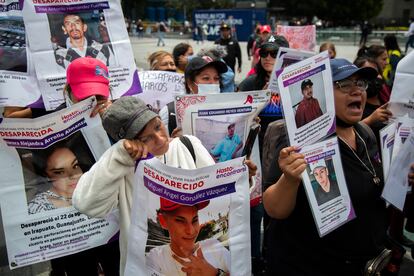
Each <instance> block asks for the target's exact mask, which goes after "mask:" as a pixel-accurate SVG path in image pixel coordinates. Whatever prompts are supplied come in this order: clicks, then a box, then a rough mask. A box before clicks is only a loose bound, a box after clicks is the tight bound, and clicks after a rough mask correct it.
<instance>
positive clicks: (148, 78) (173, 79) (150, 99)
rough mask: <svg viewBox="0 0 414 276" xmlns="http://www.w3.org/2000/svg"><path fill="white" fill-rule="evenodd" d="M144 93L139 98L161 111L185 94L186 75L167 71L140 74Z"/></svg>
mask: <svg viewBox="0 0 414 276" xmlns="http://www.w3.org/2000/svg"><path fill="white" fill-rule="evenodd" d="M138 75H139V80H140V82H141V87H142V93H141V94H139V98H140V99H141V100H143V101H144V102H146V103H147V104H150V105H151V106H152V107H153V108H154V109H155V110H160V109H161V108H163V107H164V106H166V105H167V103H170V102H173V101H174V97H175V96H177V95H181V94H185V86H184V74H180V73H175V72H167V71H142V72H138Z"/></svg>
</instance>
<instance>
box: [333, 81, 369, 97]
mask: <svg viewBox="0 0 414 276" xmlns="http://www.w3.org/2000/svg"><path fill="white" fill-rule="evenodd" d="M335 84H336V85H337V86H338V88H339V89H340V90H341V91H342V92H345V93H348V94H349V93H350V92H352V89H353V88H354V86H356V87H357V88H358V89H359V90H362V91H364V92H365V90H367V88H368V82H367V81H366V80H349V79H345V80H340V81H336V82H335Z"/></svg>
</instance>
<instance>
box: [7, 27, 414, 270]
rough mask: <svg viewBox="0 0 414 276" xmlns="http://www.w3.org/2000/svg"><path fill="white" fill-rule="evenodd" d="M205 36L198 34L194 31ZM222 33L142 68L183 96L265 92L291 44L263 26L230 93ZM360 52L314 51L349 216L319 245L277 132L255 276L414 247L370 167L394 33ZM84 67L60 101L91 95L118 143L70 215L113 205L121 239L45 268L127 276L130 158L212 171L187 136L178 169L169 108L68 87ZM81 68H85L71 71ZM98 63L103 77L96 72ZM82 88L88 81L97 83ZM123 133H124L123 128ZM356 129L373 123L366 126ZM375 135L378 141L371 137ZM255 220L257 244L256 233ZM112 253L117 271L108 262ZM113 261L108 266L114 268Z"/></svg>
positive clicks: (228, 53) (354, 266) (254, 217)
mask: <svg viewBox="0 0 414 276" xmlns="http://www.w3.org/2000/svg"><path fill="white" fill-rule="evenodd" d="M134 24H135V25H134ZM141 25H142V22H141V21H140V20H139V21H138V22H135V21H132V22H130V26H132V27H131V32H132V33H134V34H135V33H136V32H141V31H143V27H142V29H141V27H140V26H141ZM158 28H159V32H160V35H159V41H158V44H159V45H162V44H164V41H163V39H164V35H163V34H162V32H165V29H162V25H160V26H159V27H158ZM202 31H203V30H202V29H201V30H200V32H202ZM220 33H221V36H220V38H219V39H217V40H216V41H215V45H214V46H210V47H206V48H204V49H202V50H201V51H200V52H198V53H195V52H194V50H193V47H192V46H191V45H190V44H187V43H179V44H177V45H176V46H175V47H174V49H173V51H172V52H171V53H170V52H167V51H155V52H153V53H152V54H151V55H150V56H149V57H148V59H147V60H148V65H149V68H150V70H160V71H170V72H178V73H183V74H184V79H185V90H186V91H185V93H187V94H198V93H200V94H201V93H232V92H233V93H243V92H245V91H252V90H265V89H267V87H268V82H269V79H270V74H271V72H272V70H273V66H274V64H275V62H276V54H277V51H278V49H279V48H280V47H289V42H288V41H287V40H286V39H285V38H284V37H283V36H280V35H277V34H276V33H274V32H273V30H272V29H271V27H270V26H269V25H262V26H257V27H256V28H255V30H254V33H253V34H252V35H251V36H250V38H249V42H248V44H247V51H248V57H249V60H251V63H252V65H251V71H250V72H249V73H248V75H247V76H246V77H245V78H244V80H243V81H242V82H241V83H239V84H237V83H235V81H234V76H235V74H240V73H241V64H242V60H241V49H240V46H239V43H238V41H237V39H236V38H235V37H234V36H232V33H231V28H230V27H229V26H228V25H226V24H223V25H222V26H221V28H220ZM362 44H363V45H362V47H361V48H360V49H359V50H358V52H357V53H355V55H356V58H355V60H354V61H352V62H351V61H348V60H345V59H343V58H341V57H340V56H338V55H337V53H336V49H335V45H334V44H333V43H331V42H326V43H323V44H322V45H320V51H325V50H327V51H328V52H329V57H330V59H331V61H330V62H331V68H332V80H333V87H334V91H333V93H334V102H335V110H336V127H337V129H336V133H337V135H338V137H339V147H340V150H341V159H342V164H343V170H344V175H345V179H346V182H347V187H348V190H349V193H350V197H351V199H352V203H353V206H354V210H355V213H356V218H355V219H354V220H352V221H351V222H349V223H347V224H345V225H343V226H342V227H340V228H338V229H337V230H335V231H333V232H332V233H329V234H327V235H326V236H324V237H322V238H321V237H319V235H318V233H317V230H316V226H315V223H314V220H313V216H312V213H311V210H310V207H309V202H308V199H307V197H306V193H305V189H304V187H303V185H302V180H301V173H302V172H303V171H304V170H305V168H306V164H307V163H306V161H305V158H304V156H303V155H302V154H300V153H297V148H295V147H291V146H288V142H287V138H286V133H284V132H283V133H281V134H280V143H278V144H277V146H276V145H275V147H274V149H273V150H274V152H275V155H274V159H272V160H271V162H272V164H273V166H272V168H271V169H270V170H264V171H263V179H264V187H263V200H262V202H259V203H258V204H257V205H255V206H251V217H250V225H251V256H252V269H253V272H252V273H253V275H265V274H266V275H364V274H363V271H364V268H365V265H366V263H367V262H368V261H369V260H370V259H372V258H374V257H376V256H377V255H378V254H379V253H380V252H381V251H382V250H383V249H384V248H385V247H390V244H395V243H397V244H399V245H403V246H411V247H412V246H414V241H412V240H409V239H408V238H407V237H405V236H404V234H403V233H404V225H405V229H406V231H409V232H414V218H413V215H414V200H413V198H412V195H408V196H407V203H406V205H405V209H404V213H402V212H400V211H398V210H397V209H395V208H393V207H392V206H388V207H387V206H386V204H385V201H384V200H383V199H382V198H381V191H382V188H383V186H384V177H383V173H382V166H381V161H380V160H379V159H378V156H379V148H378V144H379V130H380V129H381V128H383V127H384V126H385V125H386V124H387V123H388V120H389V119H390V118H391V117H392V114H391V112H390V111H389V110H388V109H387V103H388V102H389V100H390V95H391V91H392V86H393V82H394V77H395V72H396V68H397V64H398V62H399V61H400V60H401V59H403V58H404V55H403V54H402V52H401V50H400V48H399V46H398V43H397V41H396V39H395V36H394V35H387V36H385V37H384V44H383V45H379V44H378V45H377V44H372V45H369V46H367V45H366V42H365V41H364V43H362ZM89 59H91V58H80V59H79V62H77V61H75V62H73V63H72V64H71V65H70V66H69V68H68V70H67V77H68V83H67V85H66V88H65V91H66V92H65V96H66V98H67V99H68V100H67V101H66V102H67V103H75V102H77V101H80V100H82V99H85V98H87V97H90V96H97V97H98V103H99V104H98V105H97V108H96V110H94V113H93V115H94V116H95V115H97V114H99V115H100V116H101V117H102V123H103V127H104V129H105V130H106V131H107V133H108V135H109V136H110V137H111V140H112V142H113V143H114V144H113V145H112V147H111V148H110V149H109V150H107V152H105V154H104V155H103V156H102V157H101V158H100V159H99V160H98V161H97V163H96V165H95V166H93V168H91V169H90V170H89V171H87V172H81V174H82V176H80V179H79V182H78V185H77V187H76V189H75V191H74V194H73V198H72V202H73V204H74V206H75V208H77V209H78V210H80V211H81V212H82V213H85V214H88V215H89V216H92V217H99V216H104V215H105V214H107V213H108V212H109V211H110V210H111V209H112V208H113V207H114V206H118V207H119V208H120V228H121V233H120V239H119V242H118V241H115V242H113V243H111V244H109V245H106V246H103V247H100V248H96V249H93V250H88V251H85V252H82V253H77V254H74V255H71V256H68V257H62V258H59V259H55V260H53V261H52V268H53V275H65V274H64V273H66V275H85V274H77V273H79V272H78V271H77V270H76V268H77V267H79V266H80V264H82V268H84V269H86V268H88V269H90V270H92V272H91V274H88V275H97V273H98V272H99V271H101V272H103V273H104V274H105V275H118V271H116V272H114V269H113V268H116V270H118V268H119V267H120V271H121V275H122V274H123V268H124V266H125V258H126V247H127V245H128V243H127V240H126V237H127V236H126V233H127V229H128V227H129V224H130V212H131V204H132V189H133V180H132V179H133V175H134V164H135V160H137V159H140V158H141V157H146V156H147V154H148V153H151V154H152V155H154V156H160V155H163V156H164V159H163V160H164V163H165V164H167V165H169V166H173V167H181V168H183V169H194V168H200V167H203V166H208V165H211V164H214V162H215V161H214V158H213V157H212V156H211V154H210V153H209V151H208V150H207V149H205V148H204V146H203V145H202V144H201V142H200V140H198V139H197V138H196V137H194V136H188V137H190V140H191V143H192V144H193V146H194V150H195V155H196V161H195V160H193V158H192V156H191V155H190V154H189V152H188V151H185V152H186V153H187V154H186V155H185V161H177V160H179V159H176V158H175V156H177V155H178V154H179V153H177V152H182V151H184V148H185V146H184V144H182V142H181V140H180V139H179V137H180V136H181V131H180V129H178V128H177V126H176V123H175V110H174V105H172V104H168V105H167V106H166V107H164V108H163V109H161V110H160V112H159V114H157V113H154V112H153V111H152V110H151V109H150V108H149V107H148V106H147V105H146V104H145V103H144V102H142V101H141V100H139V99H137V98H135V97H122V98H120V99H118V100H115V101H114V102H113V103H112V102H111V101H110V100H109V98H110V96H109V93H110V90H109V82H108V83H106V89H104V90H105V91H104V93H103V92H102V90H99V91H101V93H97V91H81V90H78V89H77V88H76V86H74V85H73V84H72V83H71V81H74V76H72V74H75V77H77V78H82V76H76V71H74V69H75V66H90V62H92V63H91V64H95V63H94V62H95V61H90V60H89ZM85 60H86V61H85ZM88 60H89V61H88ZM81 61H84V62H85V63H84V64H79V63H80V62H81ZM77 64H78V65H77ZM99 66H101V67H102V68H106V66H105V65H104V64H99ZM75 70H76V69H75ZM106 71H107V69H106ZM89 81H90V82H91V83H93V82H94V81H96V82H98V81H99V80H89ZM74 83H76V81H74ZM62 108H64V107H62ZM350 110H352V112H351V111H350ZM37 112H38V111H36V110H33V109H27V108H18V107H7V108H5V112H4V116H5V117H31V118H33V117H37V116H40V115H43V114H44V113H40V115H35V114H37ZM131 112H132V113H131ZM259 117H260V123H261V125H262V129H261V133H260V135H259V143H260V148H262V145H263V143H265V142H266V141H264V140H265V133H266V129H267V127H268V125H270V124H272V122H275V121H277V120H280V119H283V118H282V117H281V116H280V114H279V113H278V114H268V113H266V114H265V113H261V114H260V115H259ZM131 118H133V121H132V122H131ZM283 123H284V124H289V123H291V122H283ZM126 124H127V125H128V126H129V128H128V129H124V130H122V126H125V125H126ZM363 124H366V125H367V126H369V129H367V128H365V127H364V125H363ZM121 130H122V133H123V134H122V135H121ZM372 132H373V134H374V136H372V135H371V133H372ZM361 163H362V164H361ZM364 164H371V167H369V169H368V170H367V169H366V166H364ZM247 165H248V167H249V172H250V174H251V175H254V174H255V171H256V165H255V164H254V163H252V162H251V161H247ZM413 172H414V166H413V167H412V168H411V173H410V174H409V175H408V176H407V178H408V181H409V183H410V184H411V185H412V184H413V183H414V173H413ZM373 175H375V176H376V177H378V178H379V179H380V180H379V183H378V185H374V183H372V177H373ZM98 194H99V196H97V195H98ZM49 197H50V195H45V198H46V199H48V198H49ZM58 197H59V196H58ZM36 204H37V203H36ZM36 204H35V202H34V203H33V204H32V205H33V206H32V207H33V208H32V209H33V210H34V211H35V209H36V208H40V207H42V206H40V207H39V204H37V205H36ZM50 207H51V208H53V206H50ZM263 217H264V220H263ZM407 218H408V219H407ZM262 220H263V221H264V222H262ZM405 221H406V224H404V222H405ZM262 223H264V237H262V236H261V235H262V232H261V225H262ZM262 240H263V243H262ZM390 241H391V242H390ZM394 242H395V243H394ZM118 244H119V247H120V250H119V249H118V248H117V247H118ZM391 247H392V246H391ZM394 247H395V246H394ZM398 248H400V247H398ZM108 250H110V251H108ZM119 255H120V263H119V262H117V261H115V260H118V259H119ZM114 261H115V264H112V263H113V262H114ZM401 261H402V256H401V258H400V259H398V260H395V261H394V264H395V266H397V267H396V268H395V269H394V271H387V272H385V273H388V274H384V275H397V274H395V271H397V273H398V266H399V265H400V263H401ZM97 263H99V265H97ZM98 267H99V270H98V269H97V268H98ZM385 269H387V268H385ZM392 273H394V274H392ZM232 274H234V275H237V271H236V272H234V273H233V272H232ZM200 275H203V274H200ZM213 275H214V274H213ZM216 275H221V274H216Z"/></svg>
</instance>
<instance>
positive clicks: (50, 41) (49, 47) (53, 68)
mask: <svg viewBox="0 0 414 276" xmlns="http://www.w3.org/2000/svg"><path fill="white" fill-rule="evenodd" d="M58 2H59V3H50V1H46V2H44V1H35V0H30V1H26V2H25V5H24V7H23V17H24V22H25V25H26V28H27V35H28V39H29V45H30V51H31V52H32V53H33V60H34V63H35V67H36V74H37V77H38V80H39V85H40V88H41V91H42V96H43V100H44V104H45V107H46V109H47V110H51V109H55V108H56V107H57V106H59V105H60V104H61V103H62V102H63V101H64V99H63V93H62V91H63V87H64V84H65V82H66V74H65V73H66V69H67V67H68V66H69V64H70V63H71V62H72V61H73V60H75V59H77V58H79V57H85V56H90V57H93V58H97V59H99V60H101V61H102V62H103V63H104V64H105V65H106V66H108V68H109V76H108V77H109V79H110V82H111V87H112V91H111V93H112V98H113V99H117V98H119V97H121V96H124V95H134V94H138V93H140V92H141V86H140V82H139V78H138V72H137V69H136V66H135V62H134V57H133V54H132V48H131V44H130V42H129V37H128V33H127V31H126V28H125V22H124V18H123V15H122V10H121V5H120V2H119V1H116V0H110V1H100V0H85V1H82V3H80V4H79V3H76V4H73V3H72V2H71V3H69V4H66V3H65V4H63V3H60V2H61V1H58ZM39 30H42V31H41V32H39ZM96 73H97V74H100V73H102V72H100V71H97V72H96Z"/></svg>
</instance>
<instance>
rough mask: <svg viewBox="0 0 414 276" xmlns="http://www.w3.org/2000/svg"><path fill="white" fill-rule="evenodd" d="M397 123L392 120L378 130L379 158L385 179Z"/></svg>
mask: <svg viewBox="0 0 414 276" xmlns="http://www.w3.org/2000/svg"><path fill="white" fill-rule="evenodd" d="M397 124H398V123H397V121H393V122H391V123H390V124H388V125H387V126H385V127H384V128H383V129H381V130H380V143H381V159H382V168H383V170H384V179H387V176H388V171H389V169H390V164H391V158H392V155H393V149H394V140H395V131H396V130H397Z"/></svg>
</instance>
